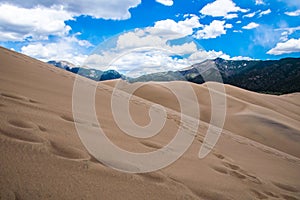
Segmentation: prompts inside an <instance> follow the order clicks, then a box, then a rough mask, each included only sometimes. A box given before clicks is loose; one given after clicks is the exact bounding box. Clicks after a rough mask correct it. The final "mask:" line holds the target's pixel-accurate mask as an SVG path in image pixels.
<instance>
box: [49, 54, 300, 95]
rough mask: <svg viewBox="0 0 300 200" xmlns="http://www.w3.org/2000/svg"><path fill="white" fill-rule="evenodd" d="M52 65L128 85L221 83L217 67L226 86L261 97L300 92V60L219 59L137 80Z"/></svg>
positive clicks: (58, 63) (67, 66) (100, 79)
mask: <svg viewBox="0 0 300 200" xmlns="http://www.w3.org/2000/svg"><path fill="white" fill-rule="evenodd" d="M48 63H49V64H53V65H55V66H57V67H59V68H63V69H65V70H68V71H71V72H73V73H76V74H80V75H82V76H85V77H87V78H90V79H93V80H96V81H103V80H111V79H118V78H121V79H124V80H127V81H128V82H147V81H178V80H180V81H190V82H194V83H198V84H201V83H204V82H205V81H215V80H218V79H217V78H218V77H217V73H216V72H215V71H214V70H213V69H212V68H210V66H212V65H213V66H215V67H216V68H217V69H218V71H219V73H220V75H221V77H222V82H223V83H226V84H230V85H234V86H237V87H240V88H244V89H247V90H251V91H255V92H260V93H271V94H286V93H293V92H300V58H284V59H281V60H270V61H261V60H253V61H247V60H241V61H233V60H224V59H222V58H216V59H214V60H206V61H204V62H201V63H197V64H194V65H192V66H190V67H187V68H184V69H182V70H178V71H167V72H158V73H152V74H147V75H143V76H140V77H137V78H131V77H126V76H124V75H122V74H120V73H119V72H117V71H115V70H108V71H104V72H102V71H100V70H96V69H88V68H80V67H74V65H72V64H70V63H68V62H65V61H60V62H56V61H49V62H48ZM203 73H205V81H204V80H203V77H202V76H201V74H203ZM220 82H221V81H220Z"/></svg>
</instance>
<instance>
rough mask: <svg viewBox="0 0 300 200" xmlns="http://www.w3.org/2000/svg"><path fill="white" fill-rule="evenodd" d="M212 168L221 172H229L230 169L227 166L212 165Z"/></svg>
mask: <svg viewBox="0 0 300 200" xmlns="http://www.w3.org/2000/svg"><path fill="white" fill-rule="evenodd" d="M211 168H212V169H214V170H215V171H217V172H219V173H221V174H228V170H227V169H226V168H225V167H222V166H212V167H211Z"/></svg>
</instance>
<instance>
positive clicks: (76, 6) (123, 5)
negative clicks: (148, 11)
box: [2, 0, 141, 19]
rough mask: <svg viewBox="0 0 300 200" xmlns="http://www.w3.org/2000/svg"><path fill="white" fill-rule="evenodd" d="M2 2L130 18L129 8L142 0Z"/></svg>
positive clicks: (106, 17) (6, 0) (90, 14)
mask: <svg viewBox="0 0 300 200" xmlns="http://www.w3.org/2000/svg"><path fill="white" fill-rule="evenodd" d="M2 3H8V4H12V5H16V6H18V7H22V8H27V9H33V8H35V7H37V6H40V7H53V6H55V7H58V6H60V7H62V8H63V9H64V10H65V11H67V12H69V13H72V14H73V16H79V15H89V16H92V17H94V18H104V19H128V18H130V13H129V11H128V10H129V9H130V8H133V7H136V6H137V5H138V4H140V3H141V0H93V1H91V0H89V1H87V0H76V1H65V0H52V1H40V0H26V1H22V0H2Z"/></svg>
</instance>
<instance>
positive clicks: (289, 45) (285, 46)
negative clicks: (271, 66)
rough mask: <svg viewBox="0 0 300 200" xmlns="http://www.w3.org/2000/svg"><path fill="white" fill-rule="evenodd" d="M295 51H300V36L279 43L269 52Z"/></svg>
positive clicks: (285, 52)
mask: <svg viewBox="0 0 300 200" xmlns="http://www.w3.org/2000/svg"><path fill="white" fill-rule="evenodd" d="M295 52H300V38H299V39H290V40H288V41H286V42H282V43H277V44H276V46H275V47H274V48H272V49H271V50H269V51H268V52H267V54H270V55H282V54H288V53H295Z"/></svg>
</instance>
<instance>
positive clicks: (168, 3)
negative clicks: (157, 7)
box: [156, 0, 173, 6]
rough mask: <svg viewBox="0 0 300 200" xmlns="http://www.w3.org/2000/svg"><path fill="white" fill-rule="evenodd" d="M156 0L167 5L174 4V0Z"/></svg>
mask: <svg viewBox="0 0 300 200" xmlns="http://www.w3.org/2000/svg"><path fill="white" fill-rule="evenodd" d="M156 2H158V3H161V4H163V5H165V6H172V5H173V0H156Z"/></svg>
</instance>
